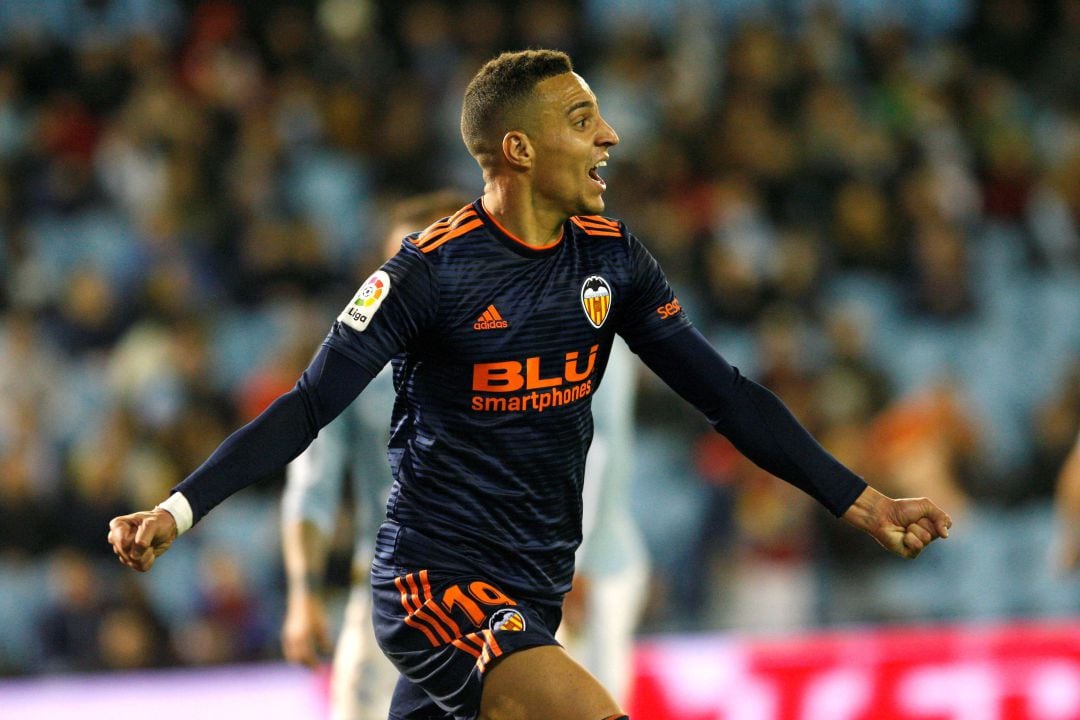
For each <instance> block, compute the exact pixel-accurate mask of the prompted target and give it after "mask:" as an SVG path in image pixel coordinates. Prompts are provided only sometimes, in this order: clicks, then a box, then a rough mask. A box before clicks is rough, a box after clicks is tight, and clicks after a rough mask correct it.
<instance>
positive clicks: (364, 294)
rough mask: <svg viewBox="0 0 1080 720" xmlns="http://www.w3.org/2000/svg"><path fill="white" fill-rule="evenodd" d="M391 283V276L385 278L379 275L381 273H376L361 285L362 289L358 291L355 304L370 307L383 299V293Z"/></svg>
mask: <svg viewBox="0 0 1080 720" xmlns="http://www.w3.org/2000/svg"><path fill="white" fill-rule="evenodd" d="M385 274H386V273H383V275H385ZM389 285H390V281H389V278H387V279H386V280H383V279H382V278H381V277H379V273H375V274H374V275H372V276H371V277H369V278H368V279H367V281H366V282H365V283H364V284H363V285H361V286H360V290H359V291H357V293H356V299H355V300H354V301H353V305H359V306H360V307H370V306H372V305H374V304H375V303H377V302H379V300H381V299H382V296H383V293H384V292H385V291H386V288H387V287H388V286H389Z"/></svg>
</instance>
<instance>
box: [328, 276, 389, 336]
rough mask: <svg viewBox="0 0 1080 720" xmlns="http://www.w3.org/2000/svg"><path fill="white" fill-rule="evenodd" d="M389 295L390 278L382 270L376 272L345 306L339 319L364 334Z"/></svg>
mask: <svg viewBox="0 0 1080 720" xmlns="http://www.w3.org/2000/svg"><path fill="white" fill-rule="evenodd" d="M389 293H390V276H389V275H387V274H386V273H385V272H383V271H382V270H376V271H375V273H374V274H373V275H372V276H371V277H369V278H368V279H367V280H365V281H364V284H363V285H361V286H360V289H359V290H357V291H356V297H354V298H353V299H352V302H351V303H349V304H348V305H346V306H345V309H344V310H342V311H341V314H340V315H338V318H337V319H338V320H340V321H341V322H343V323H345V324H346V325H348V326H349V327H351V328H352V329H353V330H356V331H357V332H364V329H365V328H367V326H368V323H369V322H371V317H372V316H373V315H374V314H375V311H376V310H378V309H379V306H380V305H382V301H383V300H385V299H386V296H387V295H388V294H389Z"/></svg>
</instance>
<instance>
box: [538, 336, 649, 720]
mask: <svg viewBox="0 0 1080 720" xmlns="http://www.w3.org/2000/svg"><path fill="white" fill-rule="evenodd" d="M637 364H638V360H637V358H636V357H634V354H633V353H632V352H630V349H629V348H628V347H627V346H626V343H625V342H623V340H622V339H621V338H616V339H615V343H614V345H612V348H611V357H610V359H609V360H608V365H607V370H606V371H605V373H604V382H603V384H602V385H601V386H600V389H599V390H598V391H597V392H596V395H595V396H594V397H593V403H592V412H593V423H594V428H595V430H594V435H593V441H592V445H591V446H590V448H589V456H588V460H587V461H586V463H585V490H584V493H583V498H582V499H583V504H584V513H583V515H584V516H583V519H582V534H583V540H582V543H581V547H580V548H578V551H577V570H576V573H575V575H574V588H573V590H571V591H570V594H569V595H567V598H566V604H565V607H564V614H563V625H562V628H560V631H559V636H558V638H559V640H560V641H561V642H562V643H563V644H564V645H565V646H566V649H567V650H568V651H569V653H570V654H571V655H572V656H573V657H574V658H576V659H577V660H578V661H579V662H581V664H582V665H584V666H585V667H586V668H587V669H588V670H589V672H591V673H592V674H593V675H595V676H596V677H597V679H598V680H600V682H601V683H602V684H603V685H604V686H605V687H606V688H607V689H608V690H609V691H610V692H611V694H612V695H613V696H614V697H615V699H616V700H617V701H619V702H620V703H622V704H623V705H624V707H625V705H626V704H627V703H628V701H629V691H630V681H631V679H632V677H631V676H632V673H633V667H632V662H631V661H632V659H633V644H634V630H635V628H636V627H637V624H638V620H639V619H640V617H641V612H642V610H643V608H644V604H645V598H646V594H647V589H648V578H649V557H648V553H647V550H646V548H645V541H644V538H643V537H642V535H641V530H640V529H639V528H638V525H637V523H636V521H635V520H634V516H633V513H632V510H631V505H630V492H631V487H630V485H631V482H632V480H633V475H634V400H635V398H636V396H637Z"/></svg>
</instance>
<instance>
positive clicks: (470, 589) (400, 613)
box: [371, 561, 562, 720]
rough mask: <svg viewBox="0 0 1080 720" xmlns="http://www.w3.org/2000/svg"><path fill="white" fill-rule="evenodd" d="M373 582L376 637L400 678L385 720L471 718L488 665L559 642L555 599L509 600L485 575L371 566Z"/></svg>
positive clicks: (558, 610)
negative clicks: (533, 648) (527, 649)
mask: <svg viewBox="0 0 1080 720" xmlns="http://www.w3.org/2000/svg"><path fill="white" fill-rule="evenodd" d="M371 584H372V591H373V595H374V599H373V602H372V620H373V622H374V624H375V637H376V639H377V640H378V642H379V646H380V647H381V648H382V651H383V652H384V653H385V654H386V656H387V657H388V658H390V660H391V662H393V663H394V665H395V666H396V667H397V669H398V671H399V672H401V674H402V676H403V677H402V682H399V683H398V687H397V689H396V691H395V693H394V701H393V703H392V705H391V708H390V720H431V719H433V718H437V719H439V720H442V719H445V720H450V718H453V720H473V719H474V718H475V717H476V716H477V714H478V713H479V712H480V690H481V686H482V684H483V679H484V672H485V671H486V670H487V669H488V668H489V667H490V666H491V665H492V663H494V662H496V661H497V660H498V659H499V658H502V657H505V656H507V655H509V654H510V653H512V652H514V651H516V650H523V649H525V648H529V647H536V646H539V645H558V644H559V643H558V642H557V641H556V640H555V630H556V629H557V628H558V626H559V622H560V621H561V620H562V607H561V604H560V603H559V602H558V601H556V600H552V599H543V600H537V599H529V598H525V597H521V596H520V595H515V596H511V595H509V594H507V593H506V592H503V590H502V589H501V588H500V587H499V585H498V583H497V581H495V580H492V579H490V578H485V577H482V576H479V575H476V574H458V573H452V572H445V571H442V572H440V571H437V570H424V569H404V568H392V569H391V568H388V567H386V566H385V565H382V564H381V563H379V562H378V561H376V563H375V565H374V566H373V568H372V573H371Z"/></svg>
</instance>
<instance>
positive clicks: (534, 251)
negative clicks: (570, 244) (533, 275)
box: [473, 197, 566, 258]
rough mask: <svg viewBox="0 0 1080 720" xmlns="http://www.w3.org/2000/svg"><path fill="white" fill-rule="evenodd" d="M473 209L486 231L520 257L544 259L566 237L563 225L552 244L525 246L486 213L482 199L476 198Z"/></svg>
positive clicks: (523, 242)
mask: <svg viewBox="0 0 1080 720" xmlns="http://www.w3.org/2000/svg"><path fill="white" fill-rule="evenodd" d="M473 208H475V210H476V214H477V215H479V216H480V219H481V220H483V221H484V226H485V227H487V229H488V231H489V232H491V234H492V235H493V236H494V237H495V239H496V240H498V241H499V242H500V243H502V244H503V245H504V246H505V247H506V248H508V249H509V250H511V251H513V252H515V253H517V254H518V255H521V256H522V257H529V258H535V257H545V256H547V255H550V254H551V253H553V252H555V251H556V250H558V248H559V245H561V244H562V241H563V238H565V237H566V225H565V224H564V225H563V228H562V232H561V233H559V237H558V238H557V239H555V240H553V241H552V242H550V243H548V244H547V245H544V246H542V247H533V246H532V245H529V244H527V243H526V242H525V241H524V240H522V239H521V238H519V237H517V236H516V235H514V234H513V233H512V232H510V231H509V230H507V229H506V228H504V227H503V226H502V224H500V223H499V221H498V220H496V219H495V218H494V217H492V216H491V214H490V213H488V211H487V208H485V207H484V198H482V197H481V198H477V200H476V202H474V203H473Z"/></svg>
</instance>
